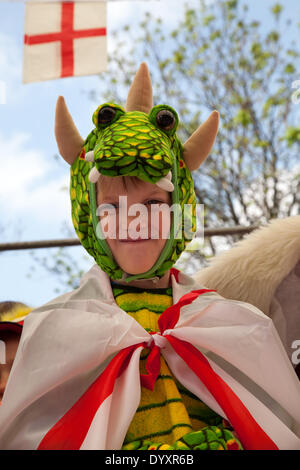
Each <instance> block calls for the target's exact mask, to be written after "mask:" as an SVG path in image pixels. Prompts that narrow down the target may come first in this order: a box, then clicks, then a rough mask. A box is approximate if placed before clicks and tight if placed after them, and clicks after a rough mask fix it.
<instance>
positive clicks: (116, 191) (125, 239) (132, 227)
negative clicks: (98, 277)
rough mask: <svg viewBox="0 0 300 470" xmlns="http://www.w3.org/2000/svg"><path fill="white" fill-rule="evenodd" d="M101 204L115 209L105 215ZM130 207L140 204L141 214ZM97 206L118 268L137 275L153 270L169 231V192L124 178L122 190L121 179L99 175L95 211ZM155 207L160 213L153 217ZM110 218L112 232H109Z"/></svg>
mask: <svg viewBox="0 0 300 470" xmlns="http://www.w3.org/2000/svg"><path fill="white" fill-rule="evenodd" d="M120 196H121V197H122V198H121V199H120ZM120 203H121V204H120ZM104 204H110V205H112V206H114V207H115V212H114V211H112V210H110V215H108V212H104V207H105V206H103V205H104ZM124 204H126V206H127V210H125V209H126V208H125V205H124ZM133 204H141V205H142V207H141V208H142V212H140V211H139V210H137V206H135V207H132V206H133ZM100 205H102V208H103V212H102V214H101V212H100V213H99V212H98V215H100V223H101V228H102V231H103V233H108V232H109V234H108V236H106V242H107V244H108V245H109V247H110V249H111V251H112V254H113V256H114V258H115V260H116V262H117V264H118V265H119V266H120V268H122V269H123V270H124V271H125V272H127V273H129V274H140V273H143V272H146V271H148V270H149V269H150V268H152V266H153V265H154V263H155V262H156V260H157V258H158V257H159V255H160V253H161V251H162V249H163V247H164V245H165V243H166V241H167V238H168V233H169V230H170V225H171V216H170V211H169V206H170V205H171V195H170V193H168V192H167V191H165V190H163V189H160V188H159V187H158V186H156V185H154V184H152V183H148V182H144V181H141V180H139V179H137V178H133V177H126V187H125V185H124V183H123V180H122V177H121V176H120V177H119V176H116V177H109V176H103V175H101V178H100V180H99V181H98V183H97V206H98V208H99V206H100ZM151 208H152V209H151ZM158 208H160V211H159V212H157V215H156V216H155V214H154V213H155V211H157V209H158ZM162 212H163V215H162ZM151 213H152V215H151ZM124 214H125V216H124ZM112 217H113V218H114V220H115V230H114V231H113V232H114V233H112V231H111V227H112V224H113V222H112ZM137 237H138V239H136V238H137Z"/></svg>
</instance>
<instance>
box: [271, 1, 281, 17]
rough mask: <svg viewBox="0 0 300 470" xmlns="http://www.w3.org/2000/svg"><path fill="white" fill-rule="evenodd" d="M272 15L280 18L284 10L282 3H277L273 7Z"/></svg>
mask: <svg viewBox="0 0 300 470" xmlns="http://www.w3.org/2000/svg"><path fill="white" fill-rule="evenodd" d="M271 10H272V13H273V14H274V15H275V16H276V17H278V16H279V15H280V13H281V12H282V10H283V6H282V5H280V3H276V4H275V5H274V6H273V7H272V9H271Z"/></svg>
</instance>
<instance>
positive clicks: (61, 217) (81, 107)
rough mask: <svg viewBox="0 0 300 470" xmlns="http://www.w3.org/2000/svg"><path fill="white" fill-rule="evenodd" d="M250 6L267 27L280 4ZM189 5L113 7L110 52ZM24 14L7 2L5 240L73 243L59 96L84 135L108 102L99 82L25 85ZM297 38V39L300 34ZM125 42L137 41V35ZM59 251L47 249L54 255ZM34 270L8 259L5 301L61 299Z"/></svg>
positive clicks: (2, 14) (175, 0)
mask: <svg viewBox="0 0 300 470" xmlns="http://www.w3.org/2000/svg"><path fill="white" fill-rule="evenodd" d="M188 3H189V4H191V5H194V4H195V3H196V2H195V1H194V0H190V1H188ZM248 3H249V7H250V11H251V14H252V15H253V17H255V18H257V19H258V20H260V21H262V22H263V24H264V25H265V27H266V28H267V27H268V24H269V19H270V12H269V10H270V6H271V5H273V4H274V1H273V0H272V1H271V0H264V1H261V0H251V1H250V2H248ZM282 3H284V5H285V10H286V12H287V15H288V16H290V17H295V16H296V17H297V18H299V21H300V3H299V0H286V1H285V2H282ZM183 4H184V1H183V0H160V1H158V0H156V1H144V2H143V1H120V2H111V3H108V24H107V27H108V47H109V50H113V46H114V45H113V42H112V39H111V38H110V31H112V30H115V29H117V28H118V27H120V26H121V25H123V24H126V23H130V24H131V25H132V26H133V27H134V26H135V25H136V26H137V25H138V23H139V22H140V21H141V18H142V17H143V12H144V11H147V10H150V11H155V12H157V13H159V14H160V16H162V17H164V18H168V22H169V23H170V24H172V23H173V22H177V21H178V19H179V18H180V16H181V14H182V11H183ZM24 11H25V6H24V2H22V1H13V2H6V1H1V0H0V83H2V87H3V83H4V87H5V92H6V100H5V103H3V104H0V145H1V153H0V161H1V166H0V185H1V186H0V241H1V242H6V241H26V240H42V239H53V238H65V237H66V236H67V234H66V232H65V231H64V230H63V227H64V226H67V227H69V230H70V231H73V227H72V222H71V217H70V203H69V197H68V190H67V189H66V188H68V184H69V167H68V165H67V164H66V163H65V162H64V161H63V160H62V159H60V160H58V161H57V160H55V159H54V154H57V147H56V142H55V138H54V132H53V128H54V111H55V104H56V99H57V96H58V95H64V96H65V99H66V101H67V104H68V106H69V109H70V111H71V114H72V115H73V118H74V121H75V123H76V125H77V126H78V129H79V131H80V133H81V135H82V136H83V137H85V136H86V135H87V134H88V133H89V132H90V130H91V128H92V123H91V116H92V112H93V111H94V110H95V109H96V107H97V105H98V104H100V103H92V102H91V100H90V99H89V98H88V92H89V90H90V89H97V90H98V91H100V90H99V79H98V77H97V76H86V77H80V78H78V77H77V78H66V79H59V80H51V81H46V82H41V83H33V84H26V85H23V84H22V57H23V31H24ZM298 31H299V30H298ZM289 34H290V35H293V31H290V32H289ZM291 37H292V36H291ZM295 39H296V38H295ZM124 40H126V41H130V37H124ZM298 40H299V38H298ZM299 79H300V77H299ZM0 102H1V90H0ZM1 229H4V230H1ZM72 233H73V234H74V232H72ZM54 250H55V249H54ZM70 250H71V251H70V253H72V256H74V257H75V258H76V259H78V260H80V263H81V265H82V266H83V267H84V268H85V269H86V270H87V269H88V268H89V267H90V266H91V265H92V264H93V260H92V259H90V260H88V261H86V262H82V261H81V259H82V256H83V254H84V253H85V252H84V250H83V249H82V248H81V247H79V248H72V249H70ZM37 251H38V252H37V253H36V254H37V255H38V256H42V255H46V253H43V252H46V250H37ZM51 252H52V251H51V250H47V254H48V255H50V256H51ZM34 264H35V263H34V261H33V259H32V257H31V256H30V254H29V252H28V251H24V252H20V251H18V252H17V251H15V252H6V253H2V254H0V301H3V300H19V301H22V302H25V303H27V304H29V305H31V306H33V307H36V306H39V305H41V304H43V303H45V302H47V301H49V300H50V299H51V298H53V297H55V296H56V295H57V294H56V293H55V291H54V289H55V287H57V280H56V279H55V277H53V276H50V275H49V273H48V272H47V271H45V270H43V269H42V268H39V267H38V266H37V265H36V266H35V267H36V271H35V273H34V275H33V276H32V277H31V278H27V274H28V272H29V271H30V266H33V265H34Z"/></svg>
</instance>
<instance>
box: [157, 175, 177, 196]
mask: <svg viewBox="0 0 300 470" xmlns="http://www.w3.org/2000/svg"><path fill="white" fill-rule="evenodd" d="M155 184H156V186H158V187H159V188H161V189H164V190H165V191H168V192H170V193H171V192H172V191H174V185H173V183H172V172H171V171H169V173H168V174H167V175H166V176H164V177H163V178H161V179H160V180H159V181H157V183H155Z"/></svg>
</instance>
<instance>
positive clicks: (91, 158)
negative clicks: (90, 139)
mask: <svg viewBox="0 0 300 470" xmlns="http://www.w3.org/2000/svg"><path fill="white" fill-rule="evenodd" d="M84 159H85V161H87V162H93V161H94V150H90V151H89V152H88V153H86V154H85V157H84Z"/></svg>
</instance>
